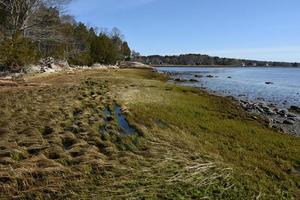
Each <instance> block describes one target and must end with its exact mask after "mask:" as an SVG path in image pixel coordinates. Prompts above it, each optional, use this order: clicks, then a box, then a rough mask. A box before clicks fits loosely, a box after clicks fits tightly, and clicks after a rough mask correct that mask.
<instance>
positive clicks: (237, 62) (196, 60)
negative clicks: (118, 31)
mask: <svg viewBox="0 0 300 200" xmlns="http://www.w3.org/2000/svg"><path fill="white" fill-rule="evenodd" d="M133 59H134V60H135V61H138V62H142V63H144V64H149V65H193V66H194V65H209V66H219V65H220V66H282V67H297V66H300V64H299V63H288V62H267V61H257V60H244V59H233V58H220V57H213V56H209V55H202V54H184V55H178V56H175V55H174V56H160V55H152V56H140V55H136V56H135V57H134V58H133Z"/></svg>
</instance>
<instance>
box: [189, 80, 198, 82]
mask: <svg viewBox="0 0 300 200" xmlns="http://www.w3.org/2000/svg"><path fill="white" fill-rule="evenodd" d="M190 82H199V81H198V80H196V79H190Z"/></svg>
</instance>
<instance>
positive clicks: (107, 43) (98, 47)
mask: <svg viewBox="0 0 300 200" xmlns="http://www.w3.org/2000/svg"><path fill="white" fill-rule="evenodd" d="M91 57H92V59H93V61H94V62H98V63H103V64H115V63H116V61H117V60H118V51H117V49H116V47H115V46H114V44H113V41H112V40H111V38H110V37H109V36H107V35H106V34H103V33H102V34H100V35H99V36H98V37H96V38H94V39H93V41H92V43H91Z"/></svg>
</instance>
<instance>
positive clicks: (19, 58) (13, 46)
mask: <svg viewBox="0 0 300 200" xmlns="http://www.w3.org/2000/svg"><path fill="white" fill-rule="evenodd" d="M39 57H40V56H39V53H38V50H37V48H36V45H35V44H34V43H33V42H31V41H30V40H29V39H26V38H23V37H17V38H14V39H5V40H3V41H2V42H1V43H0V65H2V66H4V67H3V68H4V69H6V70H9V71H12V72H18V71H20V70H21V69H22V68H23V67H24V66H25V65H28V64H32V63H35V62H37V61H38V59H39Z"/></svg>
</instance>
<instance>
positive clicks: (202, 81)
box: [157, 67, 300, 108]
mask: <svg viewBox="0 0 300 200" xmlns="http://www.w3.org/2000/svg"><path fill="white" fill-rule="evenodd" d="M157 70H158V71H159V72H170V73H172V74H173V75H172V76H173V77H174V78H181V79H184V80H190V79H195V80H197V81H199V82H190V81H187V82H184V83H183V84H184V85H189V86H194V87H200V88H206V89H207V90H209V91H211V92H216V93H218V94H221V95H225V96H234V97H236V98H239V99H247V100H252V101H264V102H267V103H273V104H276V105H278V106H280V107H285V108H288V107H290V106H291V105H295V106H300V68H286V67H272V68H271V67H201V68H200V67H157ZM195 75H202V76H203V77H202V78H199V77H196V76H195ZM209 75H211V76H214V77H213V78H209V77H207V76H209ZM266 82H272V83H273V84H269V85H268V84H266Z"/></svg>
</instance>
